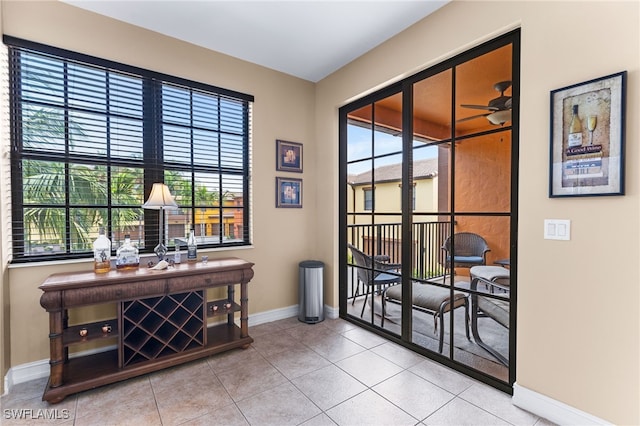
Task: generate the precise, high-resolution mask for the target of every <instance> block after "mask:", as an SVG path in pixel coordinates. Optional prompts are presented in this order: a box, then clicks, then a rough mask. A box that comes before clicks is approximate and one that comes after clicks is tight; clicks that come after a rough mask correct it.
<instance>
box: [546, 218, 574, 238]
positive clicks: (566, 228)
mask: <svg viewBox="0 0 640 426" xmlns="http://www.w3.org/2000/svg"><path fill="white" fill-rule="evenodd" d="M544 238H545V239H546V240H567V241H568V240H570V239H571V221H570V220H568V219H545V220H544Z"/></svg>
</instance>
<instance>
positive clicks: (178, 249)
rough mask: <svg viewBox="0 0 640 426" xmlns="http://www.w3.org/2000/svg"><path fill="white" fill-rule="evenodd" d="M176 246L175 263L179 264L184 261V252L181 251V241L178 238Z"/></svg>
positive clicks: (175, 242) (175, 241)
mask: <svg viewBox="0 0 640 426" xmlns="http://www.w3.org/2000/svg"><path fill="white" fill-rule="evenodd" d="M174 244H175V247H176V251H175V253H173V263H175V264H178V263H180V262H181V261H182V253H181V252H180V241H179V240H178V239H177V238H176V239H175V240H174Z"/></svg>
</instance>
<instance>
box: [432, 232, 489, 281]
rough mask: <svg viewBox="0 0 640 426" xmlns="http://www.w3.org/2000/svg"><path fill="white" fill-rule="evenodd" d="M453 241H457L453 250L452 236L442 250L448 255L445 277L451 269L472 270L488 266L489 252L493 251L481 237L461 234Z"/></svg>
mask: <svg viewBox="0 0 640 426" xmlns="http://www.w3.org/2000/svg"><path fill="white" fill-rule="evenodd" d="M453 239H454V241H455V243H454V244H455V246H454V247H453V250H452V247H451V245H452V242H451V236H449V237H447V239H446V240H445V242H444V244H443V245H442V250H444V251H445V255H446V257H445V275H446V273H447V272H448V271H449V269H450V268H471V267H473V266H477V265H486V264H487V252H489V251H491V249H490V248H489V245H488V244H487V242H486V241H485V239H484V238H482V237H481V236H480V235H478V234H474V233H472V232H459V233H456V234H454V238H453ZM452 252H453V259H452Z"/></svg>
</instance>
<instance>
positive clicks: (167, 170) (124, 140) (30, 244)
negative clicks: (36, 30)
mask: <svg viewBox="0 0 640 426" xmlns="http://www.w3.org/2000/svg"><path fill="white" fill-rule="evenodd" d="M4 41H5V43H6V44H7V45H9V46H10V47H9V76H10V96H11V127H12V138H11V139H12V146H11V177H12V182H11V184H12V232H13V235H12V242H13V260H14V261H16V262H19V261H35V260H51V259H60V258H75V257H87V256H89V255H90V250H91V248H92V243H93V240H94V239H95V238H96V237H97V233H98V227H99V226H101V225H102V226H104V227H105V228H106V230H107V233H108V235H109V236H110V238H111V240H112V248H113V250H114V251H115V249H116V247H117V246H118V245H119V243H120V242H121V241H123V239H124V235H125V234H129V235H130V236H131V240H132V241H134V242H136V243H137V244H138V246H139V248H140V251H141V252H142V253H144V252H151V251H152V248H153V247H154V246H155V245H156V244H157V243H158V232H159V231H158V228H159V224H158V211H157V210H143V209H142V207H141V206H142V204H143V203H144V201H145V199H146V198H147V197H148V195H149V193H150V191H151V187H152V185H153V183H154V182H164V183H166V184H167V185H168V186H169V188H170V190H171V193H172V194H173V196H174V198H175V199H176V202H177V204H178V205H179V207H180V208H179V210H175V211H167V215H166V220H165V223H164V224H163V226H164V227H165V230H166V232H164V235H166V237H167V241H166V243H165V244H167V245H168V246H171V245H173V244H174V241H175V239H183V238H185V235H186V234H187V232H188V230H189V228H190V226H193V227H194V228H195V229H196V234H197V235H198V236H199V241H198V245H199V246H200V247H227V246H233V245H246V244H249V243H250V236H249V233H248V230H249V229H250V227H249V188H248V184H249V166H250V165H249V142H250V140H249V134H250V132H249V128H250V115H251V114H250V112H251V102H252V101H253V97H252V96H250V95H245V94H241V93H236V92H232V91H229V90H225V89H220V88H217V87H213V86H209V85H204V84H201V83H196V82H192V81H188V80H184V79H180V78H176V77H171V76H167V75H164V74H159V73H155V72H152V71H147V70H143V69H139V68H134V67H129V66H126V65H122V64H117V63H112V62H109V61H105V60H101V59H98V58H93V57H88V56H85V55H80V54H76V53H73V52H68V51H64V50H61V49H56V48H52V47H48V46H43V45H39V44H35V43H31V42H27V41H24V40H19V39H14V38H11V37H6V36H5V38H4Z"/></svg>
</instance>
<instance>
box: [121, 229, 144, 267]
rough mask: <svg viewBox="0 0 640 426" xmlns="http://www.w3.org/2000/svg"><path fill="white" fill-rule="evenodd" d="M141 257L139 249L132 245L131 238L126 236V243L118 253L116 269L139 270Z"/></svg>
mask: <svg viewBox="0 0 640 426" xmlns="http://www.w3.org/2000/svg"><path fill="white" fill-rule="evenodd" d="M138 266H140V255H139V252H138V247H136V246H134V245H132V244H131V236H130V235H129V234H126V235H125V236H124V243H122V245H121V246H120V247H118V250H117V251H116V269H120V270H123V269H138Z"/></svg>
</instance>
